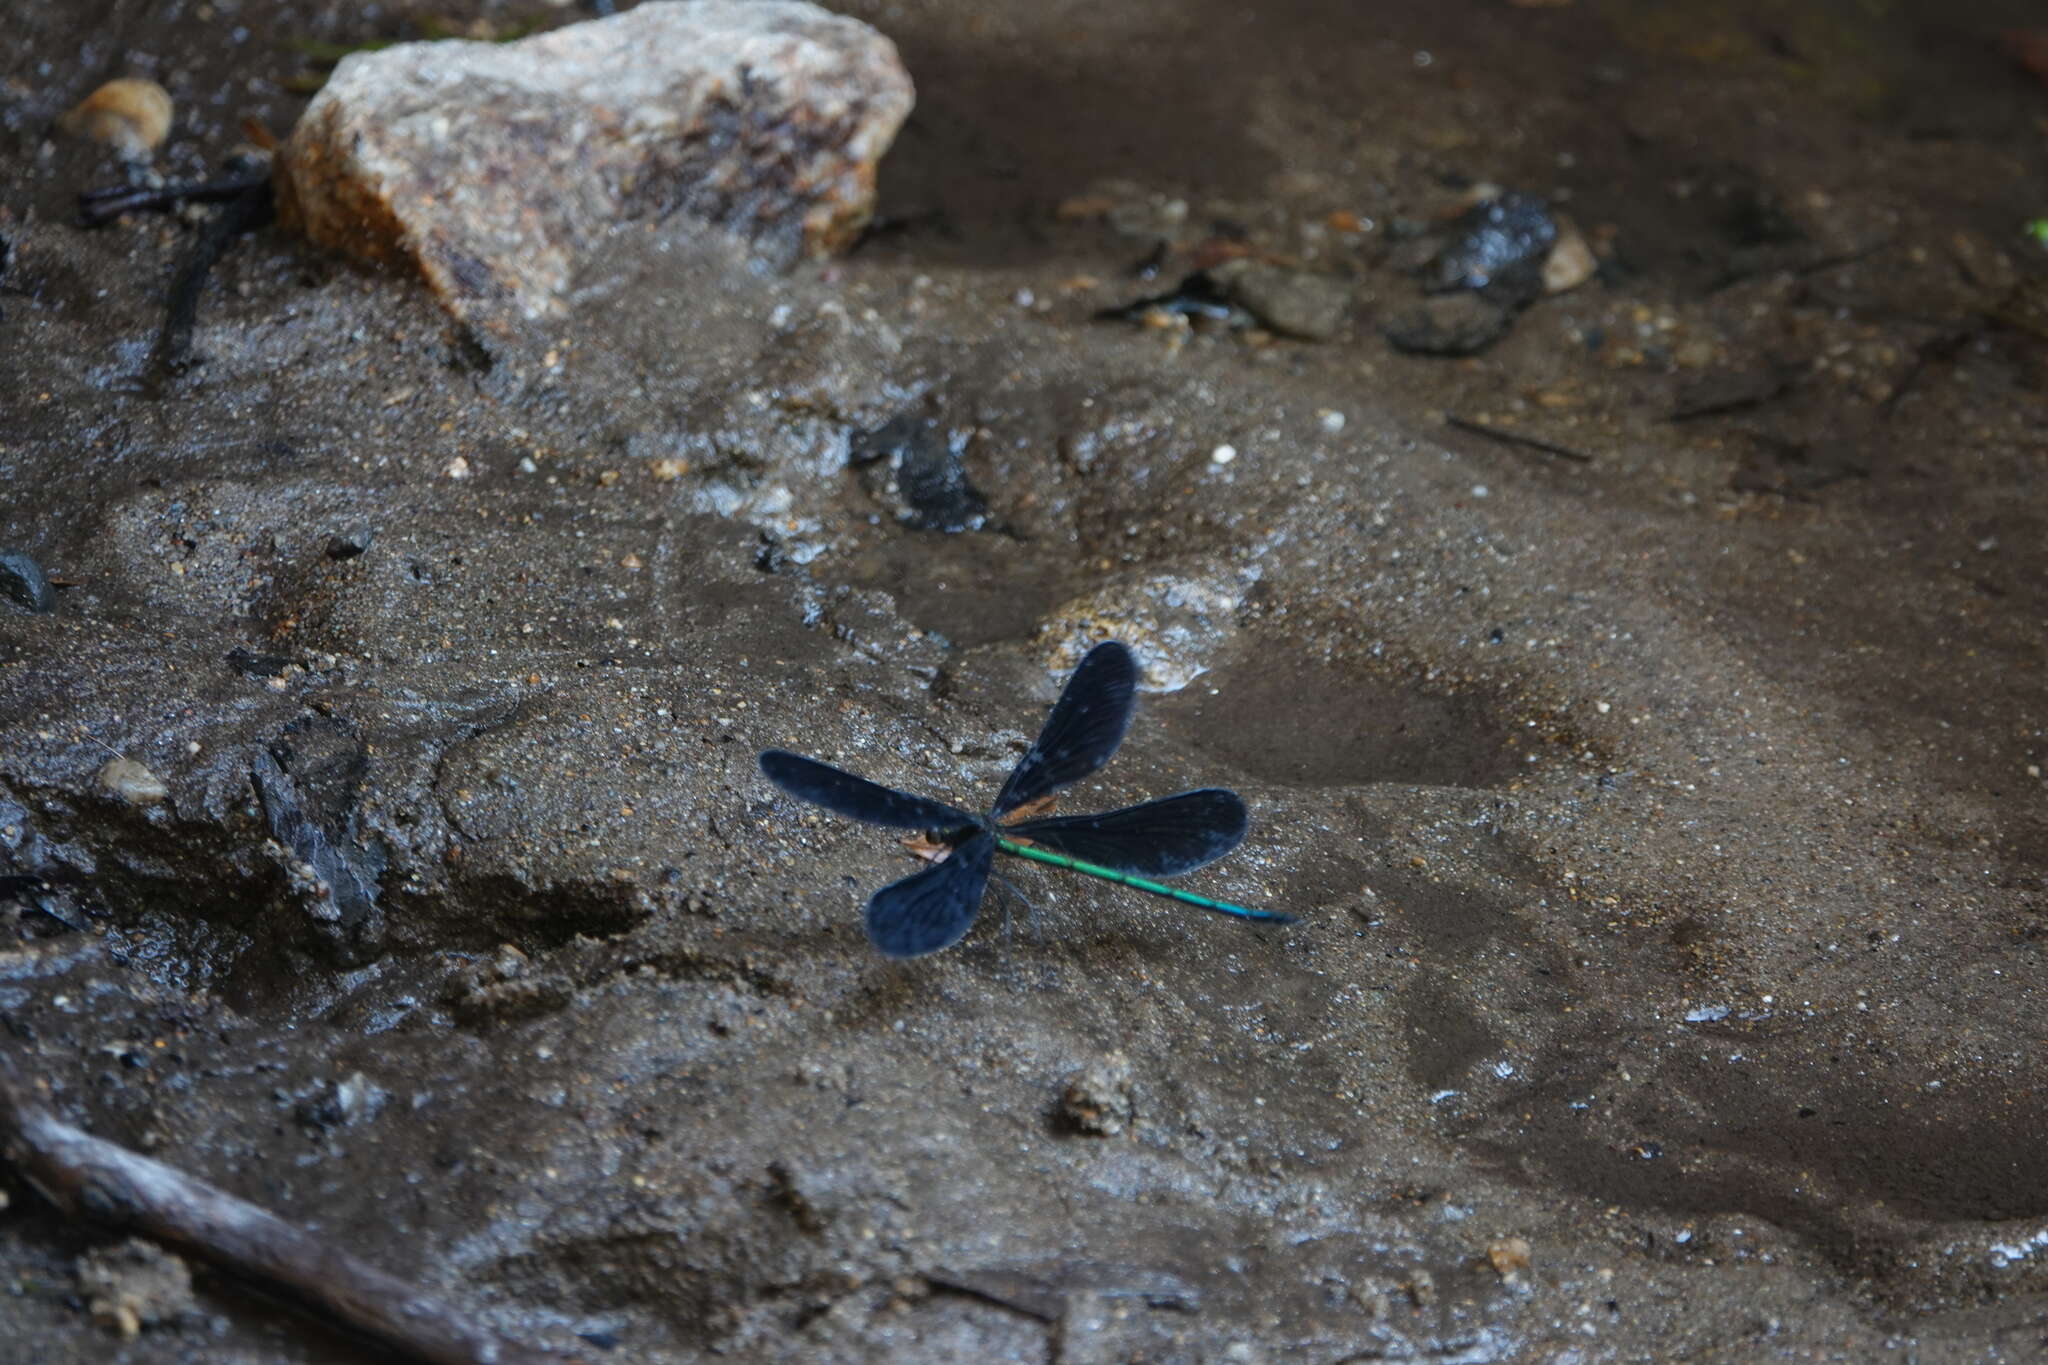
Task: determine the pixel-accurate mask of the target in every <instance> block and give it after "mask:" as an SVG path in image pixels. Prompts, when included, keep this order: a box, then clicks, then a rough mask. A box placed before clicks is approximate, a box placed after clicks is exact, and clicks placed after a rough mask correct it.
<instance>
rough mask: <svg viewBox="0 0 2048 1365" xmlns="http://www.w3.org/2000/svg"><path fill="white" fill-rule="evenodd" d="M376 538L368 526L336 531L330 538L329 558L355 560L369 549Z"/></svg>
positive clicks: (328, 544) (328, 545)
mask: <svg viewBox="0 0 2048 1365" xmlns="http://www.w3.org/2000/svg"><path fill="white" fill-rule="evenodd" d="M375 538H376V533H375V532H374V531H372V530H371V529H370V528H369V527H367V526H350V527H348V528H347V529H345V530H341V531H336V532H335V533H334V534H333V535H332V536H330V537H328V540H327V557H328V558H329V559H354V558H355V557H356V556H357V555H359V554H361V553H363V551H365V550H367V549H369V548H370V542H371V541H372V540H374V539H375Z"/></svg>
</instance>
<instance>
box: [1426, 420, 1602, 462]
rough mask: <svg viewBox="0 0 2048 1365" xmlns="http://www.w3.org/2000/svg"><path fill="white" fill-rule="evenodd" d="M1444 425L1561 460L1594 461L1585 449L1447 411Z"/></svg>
mask: <svg viewBox="0 0 2048 1365" xmlns="http://www.w3.org/2000/svg"><path fill="white" fill-rule="evenodd" d="M1444 425H1445V426H1450V427H1456V428H1457V429H1458V430H1459V431H1469V432H1471V433H1472V434H1473V435H1474V436H1484V437H1485V438H1486V439H1487V440H1489V441H1499V442H1500V443H1501V444H1502V445H1505V446H1527V447H1528V448H1529V449H1531V450H1540V451H1542V452H1543V453H1544V454H1545V455H1555V456H1557V457H1558V458H1559V459H1560V460H1574V461H1577V462H1578V463H1579V464H1591V463H1593V457H1592V456H1591V455H1588V454H1587V453H1586V452H1585V451H1583V450H1573V449H1572V448H1571V447H1570V446H1561V445H1559V444H1557V443H1556V442H1555V441H1546V440H1544V439H1543V438H1542V437H1540V436H1524V435H1523V434H1522V433H1521V432H1519V431H1509V430H1508V429H1507V428H1506V427H1490V426H1488V425H1487V424H1486V423H1484V422H1475V421H1473V420H1472V419H1471V418H1470V417H1454V416H1451V415H1450V414H1448V413H1446V414H1445V415H1444Z"/></svg>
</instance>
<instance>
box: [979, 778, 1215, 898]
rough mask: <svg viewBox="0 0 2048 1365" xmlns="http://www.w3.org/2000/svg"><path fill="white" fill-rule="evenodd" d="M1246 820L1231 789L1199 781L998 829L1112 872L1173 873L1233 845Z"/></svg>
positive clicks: (1136, 874)
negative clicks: (1137, 800)
mask: <svg viewBox="0 0 2048 1365" xmlns="http://www.w3.org/2000/svg"><path fill="white" fill-rule="evenodd" d="M1247 823H1248V820H1247V817H1246V815H1245V809H1244V802H1243V801H1241V800H1239V799H1238V795H1237V793H1236V792H1233V791H1225V790H1224V789H1223V788H1222V787H1204V788H1202V789H1201V790H1200V791H1191V792H1182V793H1180V795H1178V796H1162V797H1160V798H1159V799H1158V800H1157V801H1147V802H1146V803H1145V804H1144V805H1142V806H1125V807H1124V808H1123V809H1122V810H1111V811H1104V812H1102V814H1100V815H1060V816H1053V817H1049V818H1047V819H1043V820H1023V821H1019V822H1018V823H1017V824H1014V825H1008V826H1005V827H1004V829H1003V831H1002V832H1003V833H1004V834H1005V835H1006V836H1008V837H1010V838H1014V839H1025V840H1029V841H1030V842H1031V843H1034V844H1037V845H1038V846H1039V847H1040V848H1048V849H1051V850H1052V851H1053V852H1054V853H1064V854H1066V855H1067V856H1068V857H1069V858H1079V859H1080V860H1081V861H1082V862H1084V863H1099V864H1100V865H1102V866H1103V867H1106V868H1108V869H1110V870H1111V871H1112V872H1124V873H1128V874H1130V875H1131V876H1133V877H1178V876H1179V875H1180V874H1181V873H1183V872H1192V871H1193V870H1194V869H1196V868H1198V867H1200V866H1202V864H1204V863H1208V862H1214V861H1215V860H1216V859H1218V858H1221V857H1222V856H1223V855H1224V854H1226V853H1228V852H1230V850H1232V849H1233V848H1236V847H1237V845H1238V841H1239V840H1241V839H1243V838H1244V831H1245V826H1246V824H1247Z"/></svg>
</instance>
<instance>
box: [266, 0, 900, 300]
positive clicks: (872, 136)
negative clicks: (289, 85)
mask: <svg viewBox="0 0 2048 1365" xmlns="http://www.w3.org/2000/svg"><path fill="white" fill-rule="evenodd" d="M911 101H912V91H911V85H910V76H909V74H908V73H907V72H905V70H904V69H903V63H902V62H901V61H900V60H899V59H898V57H897V55H896V48H895V45H894V44H893V43H891V42H890V41H889V40H888V39H887V38H885V37H883V36H882V35H881V34H879V33H877V32H875V31H874V30H873V29H871V28H869V27H868V26H867V25H866V24H863V23H860V22H859V21H857V20H853V19H846V18H841V17H839V16H838V15H834V14H830V13H828V12H826V11H825V10H822V9H819V8H818V7H817V6H815V5H811V4H804V3H799V0H677V2H676V3H668V2H667V0H654V2H653V3H649V4H645V5H642V6H640V7H639V8H638V9H635V10H632V11H630V12H629V13H626V14H622V15H618V16H616V17H614V18H609V19H601V20H595V21H593V22H590V23H583V24H574V25H571V26H569V27H567V28H562V29H557V30H555V31H554V32H552V33H546V34H542V35H540V36H538V37H534V38H528V39H526V40H524V41H522V42H517V43H509V44H492V43H470V42H438V43H407V44H404V45H401V46H398V47H392V48H386V49H384V50H383V51H381V52H367V53H358V54H355V55H353V56H350V57H348V58H346V59H345V60H343V61H342V63H341V64H340V65H339V66H337V67H336V68H335V71H334V75H333V78H332V79H331V80H329V81H328V83H327V85H326V87H325V88H324V89H323V90H321V92H320V94H319V95H318V96H316V97H315V98H314V100H313V103H312V104H311V105H310V106H309V107H308V108H307V110H306V113H305V116H304V117H303V118H301V119H300V120H299V123H298V126H297V127H296V128H294V129H293V130H292V135H291V138H290V141H289V142H288V144H287V145H286V147H285V149H284V153H283V157H282V161H281V168H280V174H279V176H278V187H279V204H280V212H281V213H282V215H283V216H284V218H285V221H286V222H288V223H291V224H294V225H296V226H298V227H299V228H301V229H302V230H303V231H304V232H305V233H306V235H307V236H308V237H310V238H312V239H313V240H314V241H316V242H320V243H322V244H325V245H328V246H332V247H336V248H339V249H340V250H343V251H346V252H348V253H350V254H352V255H356V256H360V257H363V258H366V259H369V260H373V261H380V262H387V263H404V262H407V261H411V262H415V263H417V265H418V267H419V269H420V271H421V272H422V273H423V274H425V276H426V277H427V279H428V280H429V281H430V282H431V283H432V284H433V286H434V288H435V289H436V290H438V291H439V292H440V294H441V295H442V297H443V299H444V300H446V301H447V302H448V304H449V305H450V307H452V308H453V309H454V310H455V311H456V312H457V313H458V314H461V315H463V316H466V317H471V318H477V319H482V320H489V319H491V318H492V317H493V316H494V315H499V316H502V315H503V314H504V313H505V312H506V311H508V309H509V310H516V311H517V312H518V313H521V314H524V315H525V316H526V317H528V318H533V317H539V316H544V315H546V314H549V313H552V312H555V311H557V310H558V309H559V308H560V306H561V299H562V295H563V292H564V290H565V289H566V288H567V286H568V284H569V282H570V280H571V278H572V276H573V274H574V271H575V267H576V264H577V262H578V260H579V259H580V258H581V256H582V255H583V254H584V253H585V252H586V251H587V250H589V248H590V247H591V246H593V245H594V244H595V243H596V242H597V241H598V240H599V239H600V238H602V236H603V235H604V234H605V233H606V232H607V231H608V230H610V229H611V228H613V227H615V226H617V225H619V224H622V223H630V222H634V221H638V220H645V219H660V218H667V217H669V216H671V215H674V214H678V213H680V214H685V215H689V216H691V217H694V218H700V219H704V220H708V221H710V222H713V223H717V224H721V225H723V226H725V227H727V228H729V229H731V230H733V231H735V232H738V233H741V234H743V235H744V236H746V237H748V238H750V239H751V240H753V241H754V242H755V243H756V245H757V246H758V248H759V249H760V250H761V251H762V252H763V254H765V255H767V256H769V257H770V258H772V259H776V260H778V261H782V262H788V261H793V260H794V259H796V258H797V257H798V256H799V255H801V254H803V253H806V252H812V253H816V252H825V251H829V250H832V249H833V248H835V247H838V246H841V245H843V244H845V243H846V242H847V241H848V240H849V239H850V238H851V236H852V235H853V233H854V232H856V231H857V230H858V229H859V228H860V226H861V224H862V223H864V222H865V221H866V220H867V217H868V214H869V212H870V209H871V208H872V206H873V202H874V194H875V169H876V166H877V164H878V163H879V162H880V160H881V157H882V153H883V152H884V151H886V150H887V149H888V146H889V143H890V141H891V140H892V139H893V138H894V137H895V135H896V130H897V129H898V128H899V127H901V126H902V123H903V120H904V118H905V117H907V116H908V114H909V112H910V106H911Z"/></svg>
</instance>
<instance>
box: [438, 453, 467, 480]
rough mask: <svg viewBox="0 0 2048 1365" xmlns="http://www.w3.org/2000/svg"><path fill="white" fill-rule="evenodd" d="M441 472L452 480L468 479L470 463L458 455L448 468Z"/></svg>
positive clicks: (449, 463)
mask: <svg viewBox="0 0 2048 1365" xmlns="http://www.w3.org/2000/svg"><path fill="white" fill-rule="evenodd" d="M441 472H442V473H444V474H446V475H447V476H448V477H449V478H451V479H466V478H468V477H469V461H468V460H467V459H465V458H464V457H462V456H460V455H457V456H456V457H455V458H454V459H452V460H450V461H449V462H448V467H447V468H446V469H444V470H442V471H441Z"/></svg>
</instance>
